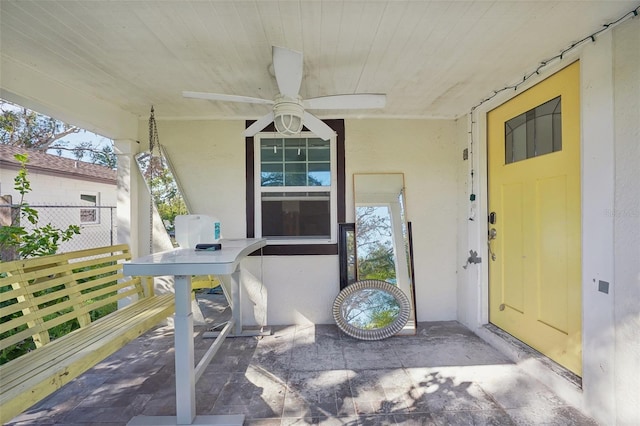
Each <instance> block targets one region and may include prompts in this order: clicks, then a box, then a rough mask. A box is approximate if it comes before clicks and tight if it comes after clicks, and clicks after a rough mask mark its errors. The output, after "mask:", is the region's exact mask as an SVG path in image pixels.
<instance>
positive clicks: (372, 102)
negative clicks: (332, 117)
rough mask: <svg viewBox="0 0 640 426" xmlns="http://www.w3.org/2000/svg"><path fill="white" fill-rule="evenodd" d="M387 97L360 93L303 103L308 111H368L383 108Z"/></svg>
mask: <svg viewBox="0 0 640 426" xmlns="http://www.w3.org/2000/svg"><path fill="white" fill-rule="evenodd" d="M386 103H387V95H383V94H378V93H362V94H353V95H332V96H320V97H318V98H311V99H306V100H305V101H304V102H303V105H304V107H305V108H309V109H369V108H384V106H385V104H386Z"/></svg>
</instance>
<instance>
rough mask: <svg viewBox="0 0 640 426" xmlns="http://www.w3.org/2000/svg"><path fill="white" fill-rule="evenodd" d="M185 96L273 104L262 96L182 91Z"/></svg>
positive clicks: (210, 99)
mask: <svg viewBox="0 0 640 426" xmlns="http://www.w3.org/2000/svg"><path fill="white" fill-rule="evenodd" d="M182 96H184V97H185V98H194V99H206V100H209V101H226V102H244V103H249V104H268V105H273V103H274V102H273V101H272V100H269V99H262V98H252V97H249V96H237V95H224V94H222V93H208V92H186V91H185V92H182Z"/></svg>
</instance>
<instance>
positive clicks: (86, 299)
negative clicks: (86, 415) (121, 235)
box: [0, 244, 174, 424]
mask: <svg viewBox="0 0 640 426" xmlns="http://www.w3.org/2000/svg"><path fill="white" fill-rule="evenodd" d="M130 259H131V253H130V251H129V248H128V246H127V245H124V244H123V245H117V246H108V247H101V248H95V249H88V250H81V251H76V252H70V253H64V254H57V255H52V256H44V257H38V258H33V259H26V260H16V261H10V262H1V263H0V350H1V351H3V352H6V351H7V350H8V349H10V348H12V347H15V346H14V345H16V344H21V345H29V344H30V345H32V346H34V347H35V348H34V349H33V350H31V351H30V352H28V353H25V354H23V355H21V356H19V357H18V358H16V359H13V360H11V361H8V362H7V363H5V364H3V365H1V366H0V390H1V395H0V407H1V408H0V423H2V424H4V423H5V422H7V421H9V420H11V419H12V418H13V417H15V416H16V415H18V414H20V413H21V412H23V411H25V410H26V409H27V408H29V407H30V406H32V405H33V404H35V403H36V402H38V401H40V400H41V399H43V398H44V397H46V396H47V395H49V394H51V393H52V392H54V391H55V390H57V389H59V388H60V387H62V386H63V385H65V384H66V383H68V382H70V381H71V380H72V379H73V378H75V377H77V376H78V375H80V374H82V373H83V372H85V371H86V370H88V369H89V368H91V367H93V366H94V365H95V364H97V363H98V362H100V361H101V360H103V359H104V358H106V357H107V356H109V355H110V354H112V353H113V352H115V351H117V350H118V349H120V348H121V347H123V346H124V345H125V344H127V343H128V342H130V341H131V340H133V339H135V338H136V337H138V336H140V335H141V334H143V333H145V332H146V331H148V330H149V329H151V328H152V327H154V326H155V325H156V324H158V323H159V322H160V321H162V320H164V319H166V318H167V317H168V316H170V315H172V314H173V313H174V299H173V295H172V294H166V295H155V294H154V291H153V280H152V279H151V278H149V277H145V278H142V279H141V278H140V277H135V278H130V277H125V276H124V275H123V272H122V262H124V261H126V260H130ZM122 299H129V300H131V303H130V304H129V305H127V306H125V307H124V308H121V309H118V310H116V311H114V312H111V313H109V314H107V315H106V316H103V317H102V318H99V319H95V320H94V317H95V316H96V310H97V309H98V308H102V307H107V306H110V307H111V308H113V307H114V304H116V303H117V302H118V301H120V300H122ZM104 309H105V308H103V310H104ZM54 327H68V328H76V329H75V330H73V331H71V332H70V333H68V334H66V335H64V336H62V337H58V338H56V339H52V337H51V330H52V329H53V328H54Z"/></svg>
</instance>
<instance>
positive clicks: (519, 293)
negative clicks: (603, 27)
mask: <svg viewBox="0 0 640 426" xmlns="http://www.w3.org/2000/svg"><path fill="white" fill-rule="evenodd" d="M579 76H580V64H579V63H578V62H575V63H573V64H572V65H570V66H568V67H567V68H564V69H563V70H561V71H559V72H558V73H556V74H554V75H552V76H551V77H549V78H547V79H546V80H544V81H542V82H541V83H539V84H537V85H536V86H534V87H532V88H530V89H529V90H527V91H525V92H523V93H522V94H520V95H519V96H517V97H515V98H513V99H512V100H510V101H508V102H506V103H505V104H503V105H501V106H499V107H498V108H496V109H494V110H492V111H491V112H489V114H488V117H487V132H488V133H487V137H488V173H489V211H490V212H491V214H490V215H489V238H490V241H489V247H490V251H491V253H490V257H491V259H490V260H489V320H490V322H491V323H493V324H495V325H496V326H498V327H500V328H502V329H503V330H505V331H506V332H508V333H509V334H511V335H513V336H515V337H516V338H518V339H519V340H521V341H523V342H524V343H526V344H528V345H529V346H531V347H533V348H535V349H537V350H538V351H540V352H542V353H543V354H545V355H546V356H548V357H549V358H551V359H553V360H554V361H556V362H558V363H559V364H561V365H563V366H564V367H566V368H568V369H569V370H571V371H573V372H574V373H576V374H578V375H582V342H581V332H580V330H581V290H580V288H581V274H580V266H581V252H580V245H581V226H580V100H579V94H580V93H579V90H580V85H579V80H580V79H579Z"/></svg>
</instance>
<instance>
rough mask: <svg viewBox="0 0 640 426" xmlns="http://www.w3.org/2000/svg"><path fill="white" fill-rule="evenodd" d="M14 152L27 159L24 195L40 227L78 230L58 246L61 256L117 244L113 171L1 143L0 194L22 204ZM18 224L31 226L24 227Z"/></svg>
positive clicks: (14, 202)
mask: <svg viewBox="0 0 640 426" xmlns="http://www.w3.org/2000/svg"><path fill="white" fill-rule="evenodd" d="M15 154H27V157H28V159H29V162H28V163H27V173H28V175H27V177H28V179H29V181H30V182H31V191H30V192H29V193H27V194H25V201H26V202H28V203H29V204H30V205H31V206H34V207H36V210H38V214H39V218H40V223H39V225H40V226H42V225H45V224H47V223H51V224H52V225H53V226H55V227H58V228H63V229H64V228H66V227H67V226H69V225H79V226H80V228H81V231H80V235H76V236H75V237H74V238H73V240H71V241H69V242H66V243H62V244H61V245H60V251H61V252H62V251H69V250H79V249H82V248H90V247H98V246H103V245H110V244H113V243H115V241H114V238H115V229H116V223H115V221H116V214H115V206H116V197H117V194H116V173H117V172H116V171H115V170H112V169H110V168H108V167H104V166H100V165H96V164H91V163H86V162H83V161H76V160H72V159H69V158H64V157H59V156H56V155H50V154H46V153H43V152H41V151H37V150H33V149H26V148H20V147H15V146H9V145H1V144H0V195H1V196H7V195H10V196H11V197H12V203H13V204H18V203H20V194H19V193H18V192H17V191H16V190H15V189H14V178H15V177H16V173H17V171H18V169H19V168H20V164H19V162H18V161H17V160H16V159H15V158H14V155H15ZM5 202H6V201H5ZM38 206H41V207H38ZM21 225H22V226H25V227H26V228H27V229H28V228H29V227H30V224H28V223H27V224H25V223H22V224H21Z"/></svg>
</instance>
